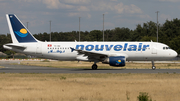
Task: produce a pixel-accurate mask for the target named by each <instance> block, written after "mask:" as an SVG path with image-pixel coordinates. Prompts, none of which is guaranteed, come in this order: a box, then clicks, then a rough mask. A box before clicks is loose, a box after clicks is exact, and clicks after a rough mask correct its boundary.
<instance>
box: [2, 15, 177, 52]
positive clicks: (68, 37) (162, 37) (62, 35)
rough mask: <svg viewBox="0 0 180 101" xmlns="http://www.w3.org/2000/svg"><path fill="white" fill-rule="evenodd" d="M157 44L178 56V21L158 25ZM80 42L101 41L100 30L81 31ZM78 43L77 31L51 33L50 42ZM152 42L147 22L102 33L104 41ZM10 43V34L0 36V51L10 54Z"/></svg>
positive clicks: (153, 30) (153, 28)
mask: <svg viewBox="0 0 180 101" xmlns="http://www.w3.org/2000/svg"><path fill="white" fill-rule="evenodd" d="M158 26H159V27H158V33H159V35H158V36H159V38H158V42H161V43H164V44H167V45H168V46H169V47H171V48H172V49H174V50H175V51H177V52H178V54H180V48H179V47H180V19H178V18H176V19H173V20H171V21H169V20H166V21H165V23H164V24H159V25H158ZM80 33H81V39H80V41H102V40H103V32H102V30H92V31H81V32H80ZM34 37H35V38H37V39H38V40H40V41H49V40H50V34H49V33H46V32H44V33H38V34H34ZM75 40H76V41H79V31H71V32H51V41H75ZM151 40H152V41H153V42H156V40H157V23H155V22H153V21H149V22H146V23H143V24H142V25H141V24H138V25H136V28H135V29H134V30H131V29H129V28H125V27H122V28H120V27H116V28H115V29H111V30H105V31H104V41H151ZM6 43H11V36H10V34H7V35H0V51H2V52H4V53H6V54H11V53H12V52H11V51H9V50H5V49H4V48H3V44H6Z"/></svg>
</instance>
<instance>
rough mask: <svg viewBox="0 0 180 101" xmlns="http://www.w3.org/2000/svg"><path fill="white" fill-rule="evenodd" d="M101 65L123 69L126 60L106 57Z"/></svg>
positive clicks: (120, 57)
mask: <svg viewBox="0 0 180 101" xmlns="http://www.w3.org/2000/svg"><path fill="white" fill-rule="evenodd" d="M102 63H106V64H109V65H110V66H116V67H123V66H125V63H126V58H125V57H124V56H112V57H108V58H107V59H106V60H104V61H103V62H102Z"/></svg>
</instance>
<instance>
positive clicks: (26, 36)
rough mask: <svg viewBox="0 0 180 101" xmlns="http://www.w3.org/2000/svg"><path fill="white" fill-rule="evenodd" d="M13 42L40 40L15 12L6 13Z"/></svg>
mask: <svg viewBox="0 0 180 101" xmlns="http://www.w3.org/2000/svg"><path fill="white" fill-rule="evenodd" d="M6 18H7V22H8V26H9V30H10V34H11V38H12V42H13V43H27V42H38V40H37V39H36V38H35V37H34V36H33V35H32V34H31V33H30V32H29V30H28V29H27V28H26V27H25V26H24V25H23V23H22V22H21V21H20V20H19V19H18V18H17V16H16V15H15V14H6Z"/></svg>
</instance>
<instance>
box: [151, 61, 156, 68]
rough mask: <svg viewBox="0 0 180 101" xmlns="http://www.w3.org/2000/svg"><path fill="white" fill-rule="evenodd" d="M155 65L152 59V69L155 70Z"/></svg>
mask: <svg viewBox="0 0 180 101" xmlns="http://www.w3.org/2000/svg"><path fill="white" fill-rule="evenodd" d="M155 69H156V66H154V61H152V70H155Z"/></svg>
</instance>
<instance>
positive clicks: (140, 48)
mask: <svg viewBox="0 0 180 101" xmlns="http://www.w3.org/2000/svg"><path fill="white" fill-rule="evenodd" d="M148 47H150V45H143V44H142V43H139V45H133V44H130V45H128V43H125V44H124V45H120V44H117V45H92V44H88V45H82V44H81V45H76V49H81V50H86V51H92V50H95V51H103V50H105V51H110V50H111V49H112V48H113V49H114V51H136V50H137V51H146V48H148Z"/></svg>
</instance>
